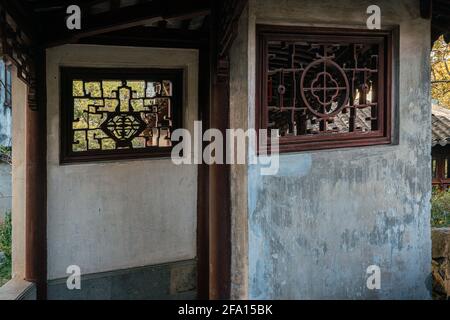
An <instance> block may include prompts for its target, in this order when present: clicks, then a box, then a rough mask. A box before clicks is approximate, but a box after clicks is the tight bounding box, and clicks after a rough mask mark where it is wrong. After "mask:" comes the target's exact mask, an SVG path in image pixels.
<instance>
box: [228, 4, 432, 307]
mask: <svg viewBox="0 0 450 320" xmlns="http://www.w3.org/2000/svg"><path fill="white" fill-rule="evenodd" d="M372 4H377V5H379V6H380V7H381V10H382V26H383V27H392V26H399V27H400V48H399V52H400V53H399V60H400V61H399V63H398V64H396V68H399V73H398V74H399V81H398V84H399V86H398V87H395V88H394V93H395V95H396V96H398V99H399V104H398V110H397V111H398V117H397V119H396V120H397V121H398V122H394V127H395V128H396V129H397V130H396V131H397V132H396V140H398V141H399V143H398V144H393V145H389V146H373V147H359V148H348V149H340V150H327V151H317V152H302V153H291V154H284V155H282V156H281V159H280V172H279V173H278V175H276V176H265V177H263V176H260V174H259V168H258V167H257V166H249V168H248V175H247V176H245V177H244V176H242V175H239V174H234V175H233V174H232V179H234V181H233V182H232V185H247V192H248V196H247V197H246V200H242V199H240V198H239V197H232V201H234V203H233V205H237V206H239V207H240V208H243V209H241V210H234V211H233V213H232V214H233V215H234V216H233V218H232V221H242V220H244V221H247V225H246V226H242V224H233V230H232V234H233V236H234V237H235V239H236V238H239V239H241V240H242V239H243V241H244V242H245V241H246V237H245V236H243V235H242V233H246V232H247V229H248V242H247V243H246V245H247V250H248V253H247V252H246V251H245V250H234V251H233V256H232V261H234V264H232V265H233V267H234V270H233V279H234V280H235V282H234V283H233V286H232V290H233V294H234V295H235V296H238V297H248V298H251V299H280V298H287V299H336V298H338V299H339V298H342V299H358V298H369V299H370V298H373V299H377V298H395V299H400V298H428V297H429V296H430V295H429V289H430V268H431V267H430V266H431V240H430V194H431V176H430V173H431V171H430V161H431V159H430V150H431V137H430V135H431V128H430V127H431V119H430V117H431V105H430V96H429V90H430V89H429V86H430V72H429V70H430V69H429V52H430V21H429V20H423V19H421V18H420V15H419V1H418V0H400V1H388V0H382V1H372V0H370V1H349V0H333V1H328V0H324V1H313V0H278V1H275V0H250V4H249V8H248V13H245V14H244V15H243V16H242V20H241V23H240V25H239V32H240V33H244V34H245V35H240V36H239V38H238V40H237V41H236V42H235V43H234V47H233V49H232V51H231V64H232V67H231V72H232V74H231V81H232V84H231V97H232V100H233V99H234V101H232V103H231V108H232V110H231V117H230V118H231V126H232V127H236V126H239V125H241V124H242V120H241V119H240V118H239V117H236V116H233V115H237V114H241V115H244V116H243V117H244V118H245V117H246V116H248V127H249V128H252V127H254V119H255V93H254V90H255V84H256V79H255V75H256V71H255V64H256V61H255V59H256V53H255V41H256V39H255V26H256V24H257V23H264V24H284V25H306V26H327V27H352V28H366V25H365V24H366V19H367V17H368V15H367V14H366V9H367V7H368V6H369V5H372ZM245 57H248V59H245ZM247 61H248V63H247ZM236 63H238V64H237V65H236ZM233 64H235V65H234V66H233ZM247 84H248V87H247ZM243 90H244V91H245V92H242V91H243ZM245 122H246V121H245V120H244V124H245ZM232 170H234V172H235V173H236V172H239V169H238V168H235V169H232ZM242 201H246V203H242ZM240 245H241V246H242V245H243V244H242V243H241V244H240ZM242 259H244V260H245V261H246V262H247V263H245V262H244V263H243V262H242ZM373 264H376V265H378V266H380V268H381V272H382V273H381V290H374V291H370V290H368V289H367V287H366V279H367V277H368V275H366V269H367V267H368V266H370V265H373ZM247 265H248V270H247ZM242 276H244V277H245V276H247V277H248V278H247V279H243V277H242Z"/></svg>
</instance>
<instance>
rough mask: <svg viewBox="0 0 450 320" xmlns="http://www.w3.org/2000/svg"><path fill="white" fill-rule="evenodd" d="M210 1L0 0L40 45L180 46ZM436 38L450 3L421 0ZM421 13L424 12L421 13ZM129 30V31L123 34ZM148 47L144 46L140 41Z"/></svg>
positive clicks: (200, 23)
mask: <svg viewBox="0 0 450 320" xmlns="http://www.w3.org/2000/svg"><path fill="white" fill-rule="evenodd" d="M212 1H219V0H78V1H74V0H0V3H2V4H6V6H8V7H9V8H10V9H11V10H9V11H13V12H15V14H16V16H17V17H19V18H18V19H17V20H18V21H19V23H20V22H23V23H24V24H26V25H27V26H24V27H23V28H24V31H26V30H28V31H29V33H31V34H32V35H33V36H34V38H36V39H39V42H44V43H49V44H58V43H66V42H90V43H93V42H95V41H97V40H98V41H99V42H100V43H109V42H111V41H112V39H113V37H114V36H115V35H116V34H117V37H118V38H121V39H124V38H125V37H130V36H131V37H132V38H134V39H135V41H136V44H139V43H142V42H145V41H144V39H148V38H149V36H151V38H156V39H162V38H164V37H166V38H172V39H173V41H175V42H176V41H180V42H181V43H183V41H184V42H189V41H191V39H194V38H196V37H203V36H204V33H206V32H207V30H208V25H209V20H210V18H209V13H210V7H211V3H212ZM223 1H225V0H223ZM430 2H431V3H432V5H431V8H432V9H431V14H430V13H428V14H426V15H431V18H432V30H431V38H432V40H435V39H437V37H439V36H440V35H444V36H445V39H446V41H447V42H449V41H450V0H421V1H420V3H421V6H423V7H425V8H427V7H428V8H430V5H429V3H430ZM73 3H77V4H78V5H79V6H80V7H81V9H82V14H83V20H82V21H83V29H82V30H81V31H76V32H74V31H68V30H67V29H66V28H64V26H65V23H64V21H65V18H66V8H67V7H68V6H69V5H71V4H73ZM422 10H423V9H422ZM125 30H128V31H125ZM142 44H145V43H142Z"/></svg>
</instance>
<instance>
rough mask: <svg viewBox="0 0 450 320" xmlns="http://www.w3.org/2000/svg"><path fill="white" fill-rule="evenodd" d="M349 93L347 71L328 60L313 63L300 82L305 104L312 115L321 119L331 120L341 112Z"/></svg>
mask: <svg viewBox="0 0 450 320" xmlns="http://www.w3.org/2000/svg"><path fill="white" fill-rule="evenodd" d="M318 70H320V72H318ZM349 91H350V86H349V82H348V78H347V75H346V74H345V71H344V70H343V69H342V68H341V67H340V66H339V65H338V64H337V63H335V62H334V61H332V60H330V59H327V58H322V59H319V60H316V61H314V62H311V63H310V64H309V65H308V66H307V67H306V68H305V70H304V71H303V74H302V77H301V80H300V92H301V95H302V99H303V102H304V103H305V105H306V106H307V108H308V109H309V111H311V113H313V114H314V115H316V116H317V117H320V118H329V117H332V116H335V115H336V114H338V113H339V112H341V111H342V109H343V108H344V107H345V106H346V105H347V102H348V98H349Z"/></svg>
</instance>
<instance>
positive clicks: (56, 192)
mask: <svg viewBox="0 0 450 320" xmlns="http://www.w3.org/2000/svg"><path fill="white" fill-rule="evenodd" d="M60 66H83V67H121V68H126V67H133V68H136V67H167V68H184V69H185V103H184V107H185V111H184V114H183V117H184V119H185V123H184V125H185V127H187V128H188V129H189V130H191V132H192V131H193V121H194V120H196V119H197V92H198V83H197V82H198V52H197V51H196V50H182V49H154V48H153V49H151V48H132V47H107V46H90V45H66V46H61V47H56V48H52V49H49V50H48V51H47V100H48V114H47V116H48V139H47V142H48V155H47V157H48V182H47V187H48V199H47V204H48V225H47V228H48V231H47V233H48V278H49V279H55V278H61V277H64V276H65V275H66V273H65V272H66V268H67V266H69V265H78V266H80V267H81V270H82V272H83V274H89V273H97V272H103V271H110V270H117V269H123V268H130V267H139V266H147V265H154V264H159V263H166V262H173V261H179V260H187V259H193V258H195V257H196V219H197V211H196V199H197V168H196V167H195V166H175V165H173V164H172V162H171V160H170V159H141V160H132V161H130V160H125V161H114V162H97V163H88V164H75V165H64V166H61V165H59V91H60V90H59V89H60V84H59V67H60Z"/></svg>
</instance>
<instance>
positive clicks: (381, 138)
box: [255, 25, 396, 154]
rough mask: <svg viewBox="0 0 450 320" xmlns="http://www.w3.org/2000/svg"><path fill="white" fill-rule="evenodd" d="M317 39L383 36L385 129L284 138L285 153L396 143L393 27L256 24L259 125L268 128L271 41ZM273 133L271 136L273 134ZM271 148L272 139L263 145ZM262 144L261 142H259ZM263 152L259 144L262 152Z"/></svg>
mask: <svg viewBox="0 0 450 320" xmlns="http://www.w3.org/2000/svg"><path fill="white" fill-rule="evenodd" d="M302 37H303V38H305V37H306V38H307V39H308V40H309V39H315V37H317V38H327V37H328V38H331V37H333V38H341V39H346V41H348V42H356V41H361V40H363V39H372V40H373V39H383V43H384V45H383V48H384V50H383V57H384V59H383V65H384V66H383V70H382V71H381V72H380V75H379V83H383V85H382V86H381V85H380V87H382V88H383V90H382V91H383V93H382V99H383V102H382V106H381V107H380V108H379V109H380V116H381V117H382V119H380V121H379V127H380V128H381V130H377V131H374V132H369V133H365V134H359V135H356V134H355V133H353V132H350V133H340V134H338V135H331V134H330V135H328V134H320V135H316V136H313V135H304V136H291V137H280V142H279V151H280V153H284V152H301V151H313V150H322V149H335V148H345V147H358V146H371V145H387V144H392V143H393V139H392V138H393V137H392V136H393V134H392V117H393V107H394V102H393V99H392V96H393V93H392V91H393V77H394V74H393V62H394V61H395V57H394V54H393V53H394V52H396V50H395V48H394V37H395V29H393V30H360V29H344V28H325V27H297V26H274V25H257V26H256V55H257V56H256V66H257V67H256V90H255V93H256V99H255V102H256V112H255V114H256V121H255V128H256V130H259V129H267V127H268V126H267V114H268V113H267V107H266V106H267V102H266V100H267V94H266V93H267V89H266V88H267V84H266V81H265V79H266V78H267V70H266V63H265V61H267V41H269V40H275V41H280V40H281V41H282V40H295V39H301V38H302ZM269 136H270V135H269ZM263 145H266V146H267V148H268V149H270V147H268V146H269V142H267V143H265V144H263ZM258 146H260V143H258ZM262 151H264V152H266V151H269V152H270V150H261V147H258V154H260V153H261V152H262Z"/></svg>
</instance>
